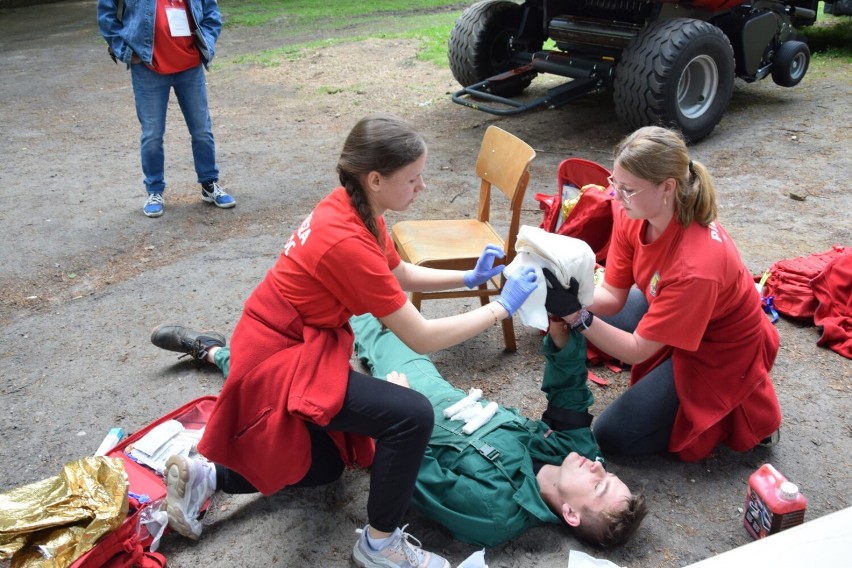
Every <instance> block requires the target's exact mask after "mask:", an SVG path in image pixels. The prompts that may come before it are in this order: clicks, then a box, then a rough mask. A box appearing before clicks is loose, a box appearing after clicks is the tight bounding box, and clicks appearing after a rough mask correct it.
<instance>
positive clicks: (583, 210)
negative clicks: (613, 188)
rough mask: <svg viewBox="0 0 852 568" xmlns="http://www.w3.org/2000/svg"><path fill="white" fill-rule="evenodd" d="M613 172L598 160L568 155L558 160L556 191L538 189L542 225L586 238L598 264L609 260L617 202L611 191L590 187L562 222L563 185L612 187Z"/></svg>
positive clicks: (584, 239) (567, 234) (560, 232)
mask: <svg viewBox="0 0 852 568" xmlns="http://www.w3.org/2000/svg"><path fill="white" fill-rule="evenodd" d="M609 176H610V172H609V170H607V169H606V168H605V167H603V166H601V165H600V164H597V163H595V162H592V161H589V160H584V159H582V158H568V159H567V160H563V161H562V163H560V164H559V168H558V170H557V175H556V177H557V187H558V189H559V191H558V192H557V193H556V194H555V195H547V194H543V193H538V194H536V195H535V199H536V201H538V202H539V209H541V210H542V211H543V214H544V215H543V219H542V222H541V225H539V227H541V228H542V229H544V230H545V231H548V232H550V233H558V234H560V235H565V236H568V237H574V238H577V239H581V240H583V241H585V242H586V243H587V244H588V245H589V246H590V247H591V248H592V250H593V251H594V253H595V260H596V261H597V262H598V263H599V264H604V263H605V261H606V255H607V251H608V250H609V240H610V236H611V233H612V223H613V214H612V212H613V209H612V208H613V207H614V206H616V205H617V202H615V201H613V196H612V194H611V192H609V191H600V189H599V188H592V187H589V188H588V189H587V190H586V191H582V193H581V194H580V197H579V199H578V200H577V204H576V205H574V208H573V209H572V210H571V212H570V214H569V215H568V217H567V218H566V219H565V220H564V222H563V223H562V224H561V225H559V219H560V216H561V215H562V188H563V187H564V186H566V185H571V186H573V187H576V188H578V189H582V188H584V187H586V186H600V187H602V188H608V187H609V179H608V178H609Z"/></svg>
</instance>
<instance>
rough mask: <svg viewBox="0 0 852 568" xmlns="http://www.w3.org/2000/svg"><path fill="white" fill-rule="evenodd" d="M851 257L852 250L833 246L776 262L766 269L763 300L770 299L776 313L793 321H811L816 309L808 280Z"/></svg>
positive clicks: (815, 300) (816, 304)
mask: <svg viewBox="0 0 852 568" xmlns="http://www.w3.org/2000/svg"><path fill="white" fill-rule="evenodd" d="M844 254H852V250H846V247H843V246H841V245H835V246H834V247H833V248H832V249H831V250H828V251H825V252H818V253H813V254H809V255H807V256H799V257H796V258H788V259H784V260H779V261H778V262H776V263H775V264H773V265H772V266H770V267H769V278H768V279H767V280H766V283H765V285H764V289H763V291H762V294H761V295H762V296H763V297H764V298H768V297H770V296H771V297H772V305H773V306H774V307H775V309H776V310H777V311H778V313H781V314H784V315H785V316H790V317H794V318H802V319H812V318H813V317H814V312H815V311H816V309H817V306H818V305H819V302H818V300H817V298H816V297H815V296H814V291H813V288H812V287H811V280H813V279H814V278H816V277H817V276H818V275H819V274H820V273H821V272H822V271H823V270H824V269H825V267H826V266H827V265H828V263H830V262H831V261H832V260H834V259H836V258H838V257H840V256H842V255H844Z"/></svg>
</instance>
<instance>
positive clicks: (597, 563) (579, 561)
mask: <svg viewBox="0 0 852 568" xmlns="http://www.w3.org/2000/svg"><path fill="white" fill-rule="evenodd" d="M568 568H620V566H619V565H618V564H614V563H612V562H610V561H609V560H607V559H605V558H595V557H593V556H589V555H588V554H586V553H585V552H580V551H579V550H571V551H569V552H568Z"/></svg>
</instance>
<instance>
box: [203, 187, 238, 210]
mask: <svg viewBox="0 0 852 568" xmlns="http://www.w3.org/2000/svg"><path fill="white" fill-rule="evenodd" d="M201 199H202V201H204V202H205V203H212V204H213V205H215V206H216V207H219V208H221V209H230V208H231V207H233V206H234V205H236V204H237V202H236V200H234V198H233V197H231V196H230V195H229V194H228V193H227V192H226V191H225V190H224V189H222V188H221V187H220V186H219V183H218V182H216V181H208V182H205V183H202V184H201Z"/></svg>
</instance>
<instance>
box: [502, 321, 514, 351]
mask: <svg viewBox="0 0 852 568" xmlns="http://www.w3.org/2000/svg"><path fill="white" fill-rule="evenodd" d="M503 341H504V342H505V343H506V351H507V352H509V353H514V352H515V351H517V349H518V346H517V344H516V343H515V324H514V322H513V321H512V318H511V317H508V318H506V319H504V320H503Z"/></svg>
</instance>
